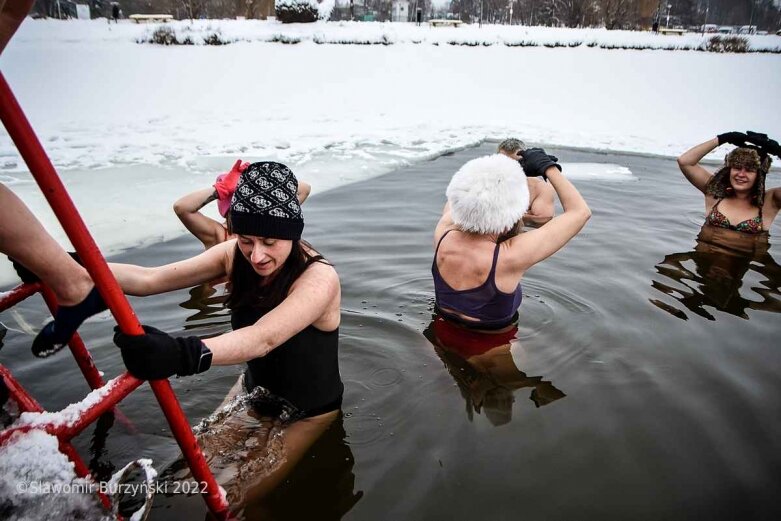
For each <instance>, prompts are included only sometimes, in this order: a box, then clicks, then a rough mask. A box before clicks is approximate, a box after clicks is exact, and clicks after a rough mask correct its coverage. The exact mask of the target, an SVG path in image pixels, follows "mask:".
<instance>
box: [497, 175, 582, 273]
mask: <svg viewBox="0 0 781 521" xmlns="http://www.w3.org/2000/svg"><path fill="white" fill-rule="evenodd" d="M545 175H547V176H548V180H549V181H550V183H551V185H552V186H553V188H554V190H556V193H557V194H558V196H559V200H560V201H561V206H562V207H563V208H564V212H563V213H562V214H561V215H558V216H556V217H554V218H553V219H551V220H550V221H548V222H547V223H546V224H544V225H542V226H541V227H540V228H538V229H536V230H531V231H528V232H526V233H524V234H521V235H519V236H516V237H513V238H512V239H510V241H511V242H510V252H511V255H513V257H514V260H515V263H516V264H517V265H518V266H519V268H520V269H521V271H522V272H523V271H526V270H528V269H529V268H531V267H532V266H534V265H535V264H537V263H538V262H540V261H542V260H544V259H547V258H548V257H550V256H551V255H553V254H554V253H556V252H557V251H558V250H560V249H561V248H562V247H563V246H564V245H565V244H567V243H568V242H569V241H570V240H571V239H572V238H573V237H574V236H575V235H577V234H578V232H580V230H581V229H583V226H585V224H586V222H587V221H588V220H589V218H591V210H590V209H589V207H588V205H587V204H586V201H585V200H584V199H583V197H582V196H581V195H580V192H578V190H577V189H576V188H575V186H574V185H573V184H572V183H570V182H569V181H568V180H567V178H565V177H564V174H562V173H561V171H560V170H559V169H558V167H556V166H549V167H548V168H547V169H546V170H545Z"/></svg>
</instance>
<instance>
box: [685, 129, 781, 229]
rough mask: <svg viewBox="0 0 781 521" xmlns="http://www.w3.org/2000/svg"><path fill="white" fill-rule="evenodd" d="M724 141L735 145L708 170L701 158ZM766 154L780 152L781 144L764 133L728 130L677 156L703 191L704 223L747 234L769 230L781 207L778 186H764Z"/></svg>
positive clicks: (780, 195) (768, 159)
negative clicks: (720, 162)
mask: <svg viewBox="0 0 781 521" xmlns="http://www.w3.org/2000/svg"><path fill="white" fill-rule="evenodd" d="M725 143H729V144H732V145H736V146H737V147H738V148H736V149H734V150H732V151H731V152H730V153H729V154H727V156H726V158H725V159H724V165H722V167H721V168H719V170H718V171H717V172H716V173H715V174H711V173H710V172H709V171H708V170H706V169H705V168H704V167H702V166H701V165H700V161H701V160H702V158H703V157H705V156H706V155H707V154H709V153H710V152H711V151H713V150H714V149H716V148H717V147H718V146H720V145H723V144H725ZM768 154H774V155H776V156H779V154H781V147H779V145H778V143H777V142H775V141H773V140H772V139H768V138H767V136H765V135H764V134H756V133H754V132H749V133H746V134H744V133H743V132H727V133H725V134H720V135H718V136H717V137H715V138H713V139H709V140H708V141H705V142H704V143H700V144H699V145H697V146H695V147H694V148H692V149H690V150H687V151H686V152H684V153H683V154H682V155H681V156H680V157H679V158H678V166H679V167H680V169H681V172H683V175H684V176H685V177H686V179H688V181H689V182H690V183H691V184H692V185H694V186H695V188H697V189H698V190H699V191H701V192H702V193H703V194H704V195H705V213H706V217H705V223H706V224H708V225H711V226H717V227H719V228H728V229H730V230H735V231H739V232H742V233H750V234H758V233H765V232H767V231H768V230H770V225H771V224H772V223H773V220H774V219H775V218H776V215H778V209H779V208H781V188H771V189H769V190H766V189H765V178H766V177H767V173H768V171H769V170H770V165H771V159H770V157H769V156H768Z"/></svg>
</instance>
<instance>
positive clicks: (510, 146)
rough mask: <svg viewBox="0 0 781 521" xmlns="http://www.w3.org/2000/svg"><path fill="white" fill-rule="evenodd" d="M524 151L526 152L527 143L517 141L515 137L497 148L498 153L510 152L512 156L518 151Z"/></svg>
mask: <svg viewBox="0 0 781 521" xmlns="http://www.w3.org/2000/svg"><path fill="white" fill-rule="evenodd" d="M519 150H520V151H524V150H526V143H524V142H523V141H521V140H520V139H515V138H514V137H511V138H507V139H505V140H504V141H502V142H501V143H499V146H498V147H496V151H497V152H502V151H504V152H509V153H510V154H514V153H515V152H517V151H519Z"/></svg>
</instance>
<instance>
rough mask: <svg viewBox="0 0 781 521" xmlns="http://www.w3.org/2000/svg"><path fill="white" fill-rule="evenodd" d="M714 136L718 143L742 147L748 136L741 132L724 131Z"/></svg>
mask: <svg viewBox="0 0 781 521" xmlns="http://www.w3.org/2000/svg"><path fill="white" fill-rule="evenodd" d="M716 138H717V139H718V140H719V145H723V144H724V143H729V144H730V145H735V146H737V147H742V146H745V144H746V139H748V136H747V135H746V134H744V133H743V132H725V133H724V134H719V135H718V136H716Z"/></svg>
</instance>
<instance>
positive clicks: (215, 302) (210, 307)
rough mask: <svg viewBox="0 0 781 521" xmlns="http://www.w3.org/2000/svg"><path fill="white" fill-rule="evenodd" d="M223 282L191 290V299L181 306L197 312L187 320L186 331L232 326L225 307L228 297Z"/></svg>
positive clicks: (208, 283) (228, 312) (203, 285)
mask: <svg viewBox="0 0 781 521" xmlns="http://www.w3.org/2000/svg"><path fill="white" fill-rule="evenodd" d="M222 282H224V281H214V282H207V283H205V284H201V285H199V286H195V287H193V288H190V291H189V293H190V299H189V300H186V301H184V302H182V303H180V304H179V306H180V307H183V308H184V309H194V310H196V313H194V314H192V315H190V316H189V317H187V318H186V319H185V324H184V329H185V330H188V329H200V328H203V327H209V326H224V325H228V324H230V311H229V310H228V309H227V308H226V307H225V301H226V300H227V298H228V295H227V293H226V292H225V291H224V289H223V286H222Z"/></svg>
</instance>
